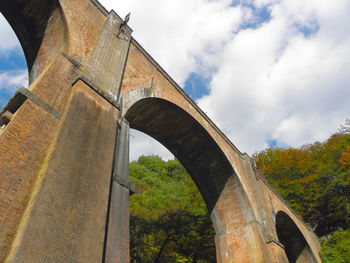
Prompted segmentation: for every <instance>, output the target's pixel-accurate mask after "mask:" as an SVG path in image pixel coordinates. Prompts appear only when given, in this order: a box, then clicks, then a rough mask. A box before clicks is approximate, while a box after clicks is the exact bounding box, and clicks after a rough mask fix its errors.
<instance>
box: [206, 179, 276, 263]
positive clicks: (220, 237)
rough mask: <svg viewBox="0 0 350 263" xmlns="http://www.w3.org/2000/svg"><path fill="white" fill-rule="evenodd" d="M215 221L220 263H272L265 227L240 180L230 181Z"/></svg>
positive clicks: (226, 186) (213, 216) (212, 215)
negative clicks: (255, 214) (263, 228)
mask: <svg viewBox="0 0 350 263" xmlns="http://www.w3.org/2000/svg"><path fill="white" fill-rule="evenodd" d="M211 218H212V221H213V225H214V228H215V232H216V238H215V243H216V253H217V262H218V263H233V262H245V263H262V262H270V258H269V255H268V252H267V249H266V244H265V243H264V240H263V238H262V235H261V229H260V228H261V227H260V225H259V222H258V221H257V220H256V219H255V218H254V216H253V212H252V210H251V207H250V206H249V203H248V200H247V198H246V196H245V194H244V190H243V188H242V186H241V184H240V182H239V180H238V178H237V177H236V176H231V177H230V178H229V179H228V181H227V183H226V185H225V188H224V190H223V191H222V193H221V196H220V198H219V200H218V201H217V203H216V205H215V207H214V209H213V211H212V213H211Z"/></svg>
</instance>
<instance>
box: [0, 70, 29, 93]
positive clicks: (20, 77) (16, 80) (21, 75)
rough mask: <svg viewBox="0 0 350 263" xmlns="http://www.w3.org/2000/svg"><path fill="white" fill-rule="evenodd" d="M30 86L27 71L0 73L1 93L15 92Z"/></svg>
mask: <svg viewBox="0 0 350 263" xmlns="http://www.w3.org/2000/svg"><path fill="white" fill-rule="evenodd" d="M27 86H28V73H27V69H21V70H9V71H4V72H0V92H1V91H10V92H14V91H16V89H17V88H19V87H27Z"/></svg>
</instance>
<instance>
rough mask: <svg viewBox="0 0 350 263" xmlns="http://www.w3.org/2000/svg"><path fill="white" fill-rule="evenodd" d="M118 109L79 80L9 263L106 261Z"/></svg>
mask: <svg viewBox="0 0 350 263" xmlns="http://www.w3.org/2000/svg"><path fill="white" fill-rule="evenodd" d="M118 114H119V111H118V109H117V108H116V107H114V106H113V105H111V104H110V103H109V102H108V101H106V100H105V99H103V98H102V97H101V96H100V95H98V94H97V93H96V92H95V91H93V90H92V89H91V88H90V87H89V86H87V85H86V84H85V83H84V82H82V81H78V82H77V83H76V84H75V85H74V87H73V89H72V92H71V95H70V98H69V101H68V104H67V107H66V109H65V111H64V112H63V114H62V116H61V119H60V122H59V125H58V129H57V131H56V133H55V134H54V138H53V140H52V142H51V144H50V147H49V148H48V153H47V155H46V159H45V161H44V163H43V164H42V166H41V169H40V172H39V175H38V178H37V180H36V181H35V183H34V186H33V188H32V189H33V190H32V193H31V195H30V198H29V201H28V205H27V207H26V210H25V211H24V214H23V216H22V218H21V222H20V224H19V227H18V231H17V232H16V235H15V238H14V241H13V242H12V246H11V249H10V251H9V253H8V255H7V257H6V259H5V260H4V261H3V262H101V261H102V258H103V251H104V246H103V244H104V238H105V230H106V215H107V207H108V196H109V190H110V180H111V171H112V164H113V151H114V144H115V134H116V127H117V121H118Z"/></svg>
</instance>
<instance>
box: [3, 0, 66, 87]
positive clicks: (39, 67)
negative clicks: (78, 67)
mask: <svg viewBox="0 0 350 263" xmlns="http://www.w3.org/2000/svg"><path fill="white" fill-rule="evenodd" d="M0 12H1V13H2V14H3V16H4V17H5V19H6V20H7V21H8V23H9V24H10V26H11V27H12V29H13V31H14V32H15V34H16V35H17V38H18V40H19V42H20V43H21V46H22V49H23V52H24V55H25V58H26V62H27V67H28V73H29V82H30V83H31V82H32V81H33V80H34V79H35V78H36V77H37V76H38V75H39V74H40V72H41V71H43V69H44V68H45V67H44V66H46V65H48V64H49V63H50V62H51V61H52V59H53V58H54V57H56V56H57V55H58V54H60V53H61V52H63V51H64V50H65V49H66V48H67V44H66V41H65V40H66V34H67V29H66V28H67V26H66V22H65V19H64V16H63V13H62V10H61V8H60V4H59V1H58V0H27V1H24V0H12V1H2V2H1V3H0ZM45 49H50V52H48V51H47V50H45ZM41 50H42V52H41Z"/></svg>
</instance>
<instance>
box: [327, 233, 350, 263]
mask: <svg viewBox="0 0 350 263" xmlns="http://www.w3.org/2000/svg"><path fill="white" fill-rule="evenodd" d="M321 247H322V250H321V256H322V260H323V263H348V262H350V230H345V231H337V232H335V233H334V234H333V235H332V236H331V237H330V238H328V239H327V238H325V237H324V238H321Z"/></svg>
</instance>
